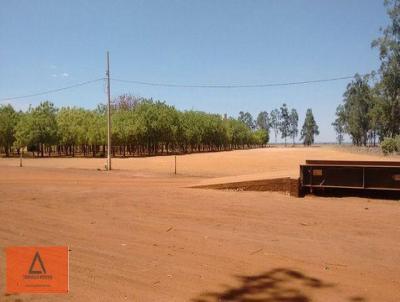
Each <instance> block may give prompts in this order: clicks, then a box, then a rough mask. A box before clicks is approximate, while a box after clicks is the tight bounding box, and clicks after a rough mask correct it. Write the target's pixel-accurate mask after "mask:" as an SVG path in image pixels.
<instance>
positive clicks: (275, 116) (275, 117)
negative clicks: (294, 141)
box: [270, 109, 281, 144]
mask: <svg viewBox="0 0 400 302" xmlns="http://www.w3.org/2000/svg"><path fill="white" fill-rule="evenodd" d="M280 119H281V118H280V112H279V110H278V109H274V110H272V111H271V113H270V124H271V128H272V129H273V130H274V136H275V144H276V143H277V142H278V132H279V121H280Z"/></svg>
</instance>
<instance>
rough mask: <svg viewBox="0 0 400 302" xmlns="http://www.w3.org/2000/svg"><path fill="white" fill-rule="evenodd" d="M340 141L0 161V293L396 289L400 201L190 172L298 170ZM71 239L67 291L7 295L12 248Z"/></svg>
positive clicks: (296, 298)
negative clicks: (280, 189)
mask: <svg viewBox="0 0 400 302" xmlns="http://www.w3.org/2000/svg"><path fill="white" fill-rule="evenodd" d="M305 159H353V160H356V159H359V160H368V159H371V160H376V159H383V160H393V158H383V157H380V156H379V155H374V154H357V153H354V152H352V153H349V152H346V151H345V150H342V149H334V148H328V147H321V148H265V149H256V150H244V151H232V152H220V153H204V154H193V155H184V156H178V159H177V167H178V174H177V175H174V174H173V170H174V157H173V156H162V157H148V158H129V159H116V160H114V161H113V163H114V166H113V167H114V168H115V170H114V171H110V172H105V171H99V170H97V169H102V168H103V167H104V162H105V160H104V159H83V158H76V159H73V158H64V159H62V158H51V159H46V158H45V159H26V160H24V167H23V168H19V167H18V163H19V160H18V159H15V158H14V159H4V158H2V159H0V171H1V172H0V248H1V249H2V252H1V253H0V301H6V302H10V301H13V302H17V301H18V302H21V301H193V302H213V301H215V302H216V301H242V302H244V301H252V302H261V301H266V302H272V301H278V302H308V301H324V302H325V301H326V302H329V301H332V302H336V301H353V302H356V301H358V302H359V301H393V302H394V301H400V240H399V239H400V223H399V221H400V219H399V218H400V204H399V202H398V201H396V200H379V199H368V198H358V197H342V198H334V197H316V196H311V195H308V196H306V197H305V198H294V197H290V196H288V195H284V194H281V193H273V192H232V191H219V190H205V189H193V188H189V187H190V186H192V185H194V184H201V183H207V182H221V181H224V180H226V181H229V180H231V179H235V180H238V179H259V178H263V177H271V176H274V177H275V176H277V175H279V176H297V175H298V170H299V168H298V165H299V163H301V162H304V160H305ZM15 245H17V246H28V245H36V246H48V245H68V246H69V248H70V292H69V293H68V294H61V295H50V294H49V295H40V294H36V295H27V294H20V295H8V294H5V255H4V252H3V249H4V248H5V247H7V246H15Z"/></svg>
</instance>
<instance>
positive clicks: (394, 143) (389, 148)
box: [381, 136, 400, 155]
mask: <svg viewBox="0 0 400 302" xmlns="http://www.w3.org/2000/svg"><path fill="white" fill-rule="evenodd" d="M399 146H400V136H397V137H396V138H392V137H385V138H384V140H383V142H382V143H381V149H382V152H383V154H385V155H388V154H391V153H394V152H398V151H399V150H400V149H399Z"/></svg>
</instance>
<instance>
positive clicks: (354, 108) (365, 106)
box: [343, 74, 373, 146]
mask: <svg viewBox="0 0 400 302" xmlns="http://www.w3.org/2000/svg"><path fill="white" fill-rule="evenodd" d="M368 81H369V76H363V77H361V76H359V75H358V74H356V76H355V77H354V80H353V81H352V82H351V83H350V84H348V85H347V89H346V92H345V93H344V95H343V96H344V99H343V101H344V118H345V127H346V132H347V133H348V134H349V135H350V136H351V138H352V141H353V144H355V145H358V146H360V145H364V146H365V145H367V141H368V131H369V130H370V126H371V125H370V118H369V111H370V109H371V108H372V104H373V96H372V91H371V87H370V86H369V84H368Z"/></svg>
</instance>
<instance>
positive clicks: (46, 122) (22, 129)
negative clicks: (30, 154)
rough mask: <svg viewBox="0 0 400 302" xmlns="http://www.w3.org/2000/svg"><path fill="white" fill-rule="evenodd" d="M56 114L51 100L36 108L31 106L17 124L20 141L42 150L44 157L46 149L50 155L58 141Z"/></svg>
mask: <svg viewBox="0 0 400 302" xmlns="http://www.w3.org/2000/svg"><path fill="white" fill-rule="evenodd" d="M56 114H57V109H56V108H55V107H54V104H53V103H51V102H49V101H45V102H41V103H40V105H39V106H37V107H35V108H32V107H30V108H29V110H28V112H27V113H26V114H25V115H24V116H23V117H22V118H21V120H20V121H19V122H18V124H17V128H16V129H17V130H16V136H17V137H18V143H19V144H21V143H24V144H25V145H28V147H30V149H31V150H37V151H40V154H41V156H42V157H43V156H44V153H45V150H46V149H47V152H48V154H49V155H50V154H51V151H52V149H51V147H52V146H53V145H54V144H56V143H57V122H56Z"/></svg>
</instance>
